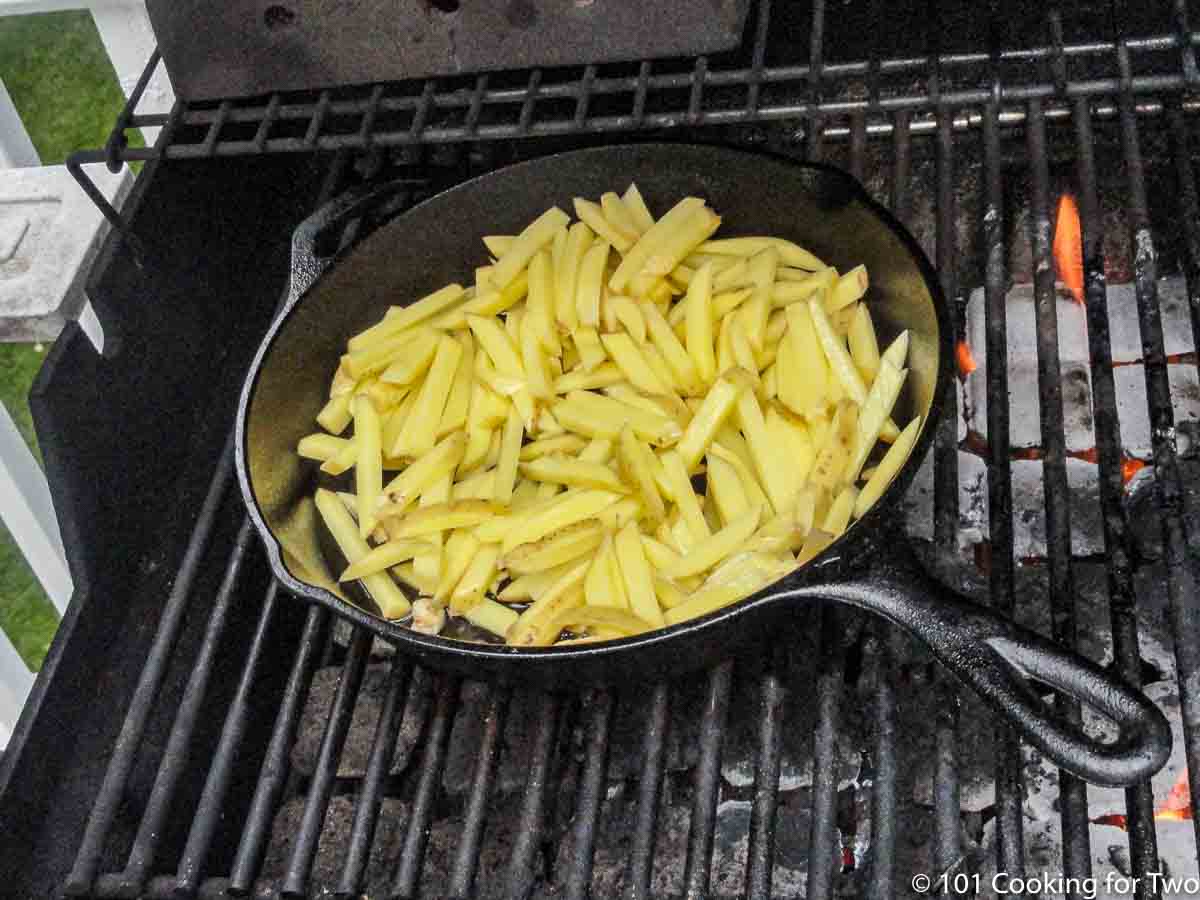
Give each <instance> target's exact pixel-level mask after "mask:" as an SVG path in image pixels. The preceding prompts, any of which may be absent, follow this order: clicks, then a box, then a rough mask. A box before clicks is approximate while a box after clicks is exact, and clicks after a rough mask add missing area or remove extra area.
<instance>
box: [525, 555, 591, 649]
mask: <svg viewBox="0 0 1200 900" xmlns="http://www.w3.org/2000/svg"><path fill="white" fill-rule="evenodd" d="M588 566H589V562H587V561H584V562H578V563H573V564H572V565H571V566H570V567H568V568H567V570H566V571H565V572H564V573H563V574H562V575H561V576H559V578H558V579H557V580H556V581H555V582H554V583H553V584H551V585H550V586H549V587H548V588H547V589H546V591H545V593H543V594H542V595H541V596H540V597H538V598H537V599H536V600H535V601H534V602H533V604H532V605H530V606H529V608H528V609H526V610H525V611H524V612H523V613H521V615H520V617H519V618H518V619H517V621H516V623H515V624H514V625H513V626H512V628H510V629H509V630H508V643H509V644H511V645H513V646H518V647H519V646H546V645H547V644H551V643H553V642H554V639H555V638H557V637H558V632H555V631H550V629H553V628H554V620H555V617H556V616H558V615H559V614H560V613H561V612H562V611H563V610H566V609H572V608H574V607H576V606H582V605H583V591H582V585H583V579H584V576H585V575H586V574H587V570H588ZM561 630H562V628H561V626H559V631H561Z"/></svg>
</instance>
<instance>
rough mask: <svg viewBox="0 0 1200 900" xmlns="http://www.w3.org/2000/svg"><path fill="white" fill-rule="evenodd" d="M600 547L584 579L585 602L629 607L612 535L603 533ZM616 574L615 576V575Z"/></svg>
mask: <svg viewBox="0 0 1200 900" xmlns="http://www.w3.org/2000/svg"><path fill="white" fill-rule="evenodd" d="M599 546H600V549H599V550H597V551H596V553H595V554H594V555H593V556H592V558H591V562H590V564H589V565H588V570H587V574H586V575H585V576H584V579H583V599H584V603H585V604H586V605H588V606H592V607H604V606H612V607H617V608H627V607H628V602H627V599H626V597H625V588H624V583H623V582H622V581H621V579H620V571H619V570H618V569H617V568H616V556H615V555H614V553H613V542H612V535H611V534H607V533H603V532H602V533H601V543H600V545H599ZM614 576H615V577H614Z"/></svg>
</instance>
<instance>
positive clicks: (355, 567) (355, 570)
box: [338, 541, 432, 581]
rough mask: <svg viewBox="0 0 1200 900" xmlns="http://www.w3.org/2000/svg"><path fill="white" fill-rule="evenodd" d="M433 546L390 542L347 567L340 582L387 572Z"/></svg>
mask: <svg viewBox="0 0 1200 900" xmlns="http://www.w3.org/2000/svg"><path fill="white" fill-rule="evenodd" d="M431 546H432V545H431V544H427V543H425V542H424V541H388V542H387V543H386V544H380V545H379V546H378V547H374V548H372V550H371V552H370V553H368V554H367V555H366V556H363V557H361V558H360V559H359V560H358V562H355V563H351V564H350V565H349V566H347V567H346V570H345V571H344V572H342V574H341V575H339V576H338V581H358V580H359V579H361V578H365V577H366V576H368V575H374V574H375V573H377V572H383V571H386V570H387V569H390V568H391V567H392V566H398V565H400V563H402V562H404V561H405V560H409V559H412V558H413V557H414V556H417V555H419V554H421V553H428V552H429V550H430V548H431Z"/></svg>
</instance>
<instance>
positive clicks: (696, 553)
mask: <svg viewBox="0 0 1200 900" xmlns="http://www.w3.org/2000/svg"><path fill="white" fill-rule="evenodd" d="M760 515H761V509H760V508H759V507H755V508H753V509H751V510H750V511H749V512H747V513H746V514H745V515H743V516H741V517H740V518H738V519H735V520H734V521H732V522H730V523H729V524H728V525H726V526H725V527H724V528H722V529H721V530H720V531H718V532H717V533H716V534H714V535H712V536H711V537H709V538H706V539H705V540H703V541H700V542H698V543H697V544H696V545H695V546H694V547H693V548H692V550H691V552H690V553H688V554H687V555H686V556H683V557H681V558H680V560H679V564H678V565H676V566H675V567H674V568H672V569H667V570H666V571H664V572H663V574H664V575H665V576H666V577H668V578H683V577H685V576H687V575H699V574H700V573H701V572H704V571H705V570H707V569H711V568H712V567H713V566H715V565H716V564H717V563H719V562H721V560H723V559H724V558H725V557H727V556H728V555H729V554H731V553H732V552H733V551H734V550H736V549H737V548H738V547H739V546H740V545H741V544H742V543H743V542H744V541H745V540H747V539H748V538H749V537H750V535H752V534H754V531H755V529H756V528H758V520H759V518H760Z"/></svg>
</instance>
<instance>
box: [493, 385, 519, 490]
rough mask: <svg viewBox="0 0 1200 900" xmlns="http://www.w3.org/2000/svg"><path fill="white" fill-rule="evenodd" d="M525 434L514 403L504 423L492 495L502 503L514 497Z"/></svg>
mask: <svg viewBox="0 0 1200 900" xmlns="http://www.w3.org/2000/svg"><path fill="white" fill-rule="evenodd" d="M524 434H525V427H524V425H523V424H522V423H521V414H520V413H519V412H518V411H517V408H516V406H515V405H514V406H513V407H512V409H510V410H509V412H508V421H506V422H505V423H504V431H503V433H502V434H501V436H500V459H499V461H498V462H497V463H496V486H495V490H494V492H493V495H492V496H493V497H495V499H496V500H497V501H499V502H500V503H507V502H508V501H509V500H511V499H512V492H513V486H514V485H515V484H516V480H517V465H518V462H519V460H520V456H521V438H522V437H523V436H524Z"/></svg>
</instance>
